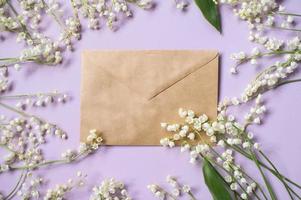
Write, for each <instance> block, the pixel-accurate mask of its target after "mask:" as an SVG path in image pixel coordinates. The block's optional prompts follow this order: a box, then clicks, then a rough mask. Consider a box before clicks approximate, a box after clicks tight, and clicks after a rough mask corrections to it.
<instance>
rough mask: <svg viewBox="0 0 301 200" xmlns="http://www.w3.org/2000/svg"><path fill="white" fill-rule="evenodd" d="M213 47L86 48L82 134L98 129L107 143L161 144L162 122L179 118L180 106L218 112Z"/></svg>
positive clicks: (215, 62)
mask: <svg viewBox="0 0 301 200" xmlns="http://www.w3.org/2000/svg"><path fill="white" fill-rule="evenodd" d="M217 97H218V53H217V52H216V51H188V50H184V51H182V50H181V51H177V50H176V51H164V50H163V51H157V50H147V51H85V52H83V54H82V72H81V140H82V141H84V140H85V139H86V137H87V135H88V134H89V130H90V129H97V130H99V131H101V133H102V136H103V138H104V140H105V143H106V144H107V145H159V141H160V139H161V138H162V137H165V136H167V135H169V136H170V134H168V133H166V132H165V131H164V130H162V129H161V127H160V122H173V123H177V122H183V119H181V118H179V117H178V109H179V108H180V107H181V108H185V109H192V110H194V111H195V112H198V113H206V114H207V115H208V116H209V117H215V116H216V105H217Z"/></svg>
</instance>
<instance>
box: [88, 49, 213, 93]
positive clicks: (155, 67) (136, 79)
mask: <svg viewBox="0 0 301 200" xmlns="http://www.w3.org/2000/svg"><path fill="white" fill-rule="evenodd" d="M89 55H90V59H93V58H96V57H97V61H98V63H95V64H96V65H97V67H101V68H102V69H103V70H104V71H105V72H106V73H108V75H110V76H112V77H113V78H114V79H115V80H117V81H120V82H121V83H123V84H125V85H126V86H127V87H128V88H129V89H131V90H132V91H134V92H136V93H138V94H139V95H141V96H143V97H144V98H146V99H151V98H153V97H155V96H156V95H158V94H160V93H161V92H163V91H164V90H165V89H167V88H169V87H170V86H172V85H173V84H175V83H177V82H178V81H180V80H181V79H183V78H185V77H186V76H188V75H189V74H191V73H193V72H194V71H196V70H198V69H200V68H201V67H203V66H205V65H206V64H208V63H210V62H211V61H212V60H214V59H215V58H217V55H218V53H217V52H216V51H199V50H198V51H194V50H192V51H191V50H184V51H183V50H178V51H166V50H163V51H158V50H149V51H101V52H100V51H97V52H93V51H92V52H89Z"/></svg>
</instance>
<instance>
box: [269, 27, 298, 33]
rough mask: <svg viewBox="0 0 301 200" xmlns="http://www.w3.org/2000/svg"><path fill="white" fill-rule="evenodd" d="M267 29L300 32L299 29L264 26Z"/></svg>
mask: <svg viewBox="0 0 301 200" xmlns="http://www.w3.org/2000/svg"><path fill="white" fill-rule="evenodd" d="M265 27H269V28H274V29H279V30H285V31H296V32H301V29H296V28H285V27H279V26H265Z"/></svg>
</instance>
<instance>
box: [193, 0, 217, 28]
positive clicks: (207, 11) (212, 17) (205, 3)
mask: <svg viewBox="0 0 301 200" xmlns="http://www.w3.org/2000/svg"><path fill="white" fill-rule="evenodd" d="M195 3H196V5H197V6H198V7H199V8H200V10H201V11H202V13H203V15H204V17H205V18H206V19H207V21H208V22H209V23H210V24H211V25H212V26H214V28H216V30H218V31H219V32H221V21H220V14H219V9H218V5H216V4H215V3H214V2H213V0H195Z"/></svg>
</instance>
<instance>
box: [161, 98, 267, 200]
mask: <svg viewBox="0 0 301 200" xmlns="http://www.w3.org/2000/svg"><path fill="white" fill-rule="evenodd" d="M236 101H237V99H233V100H232V101H231V103H234V104H237V102H236ZM221 104H222V105H220V112H219V114H218V117H217V120H216V121H210V120H209V118H208V117H207V116H206V115H204V114H203V115H199V116H198V115H196V114H195V113H194V112H193V111H191V110H184V109H182V108H181V109H179V116H180V117H182V118H184V121H185V123H184V124H171V125H169V124H166V123H163V124H164V125H165V126H163V127H164V128H165V129H166V130H167V131H169V132H172V133H173V136H172V137H168V138H163V139H162V140H161V144H162V145H163V146H166V147H173V146H175V144H179V145H181V152H185V151H190V162H191V163H196V161H197V160H199V159H203V158H206V159H208V160H210V161H211V162H212V163H213V164H214V166H216V167H217V168H221V169H222V170H221V171H225V172H226V173H225V175H224V178H225V181H226V182H227V183H228V184H229V187H230V188H231V190H233V191H235V192H237V193H240V195H239V196H240V197H241V198H242V199H248V198H250V197H251V196H252V195H257V194H255V193H256V186H257V183H256V181H255V180H254V179H253V178H251V176H249V175H248V174H247V173H246V172H245V171H244V170H243V169H242V168H241V166H240V165H239V164H237V163H236V161H235V156H234V151H236V150H237V149H241V150H242V151H247V152H253V151H254V150H257V149H259V144H258V143H256V142H254V140H253V134H252V133H251V132H248V131H246V127H247V126H248V125H249V124H258V123H259V122H260V121H261V119H260V117H261V115H263V114H264V112H265V111H266V108H265V106H264V105H263V104H262V101H261V95H259V96H258V97H257V99H256V104H255V106H254V107H252V108H251V109H250V112H249V113H247V114H246V117H245V123H244V125H241V124H240V123H239V122H237V121H236V120H235V117H234V116H233V115H227V114H226V110H225V108H227V106H228V105H229V101H224V102H222V103H221ZM170 127H174V128H170ZM192 135H193V136H192ZM171 144H172V145H171Z"/></svg>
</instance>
